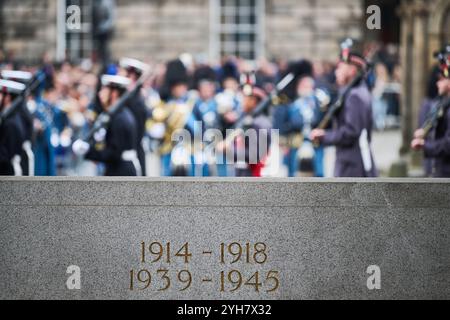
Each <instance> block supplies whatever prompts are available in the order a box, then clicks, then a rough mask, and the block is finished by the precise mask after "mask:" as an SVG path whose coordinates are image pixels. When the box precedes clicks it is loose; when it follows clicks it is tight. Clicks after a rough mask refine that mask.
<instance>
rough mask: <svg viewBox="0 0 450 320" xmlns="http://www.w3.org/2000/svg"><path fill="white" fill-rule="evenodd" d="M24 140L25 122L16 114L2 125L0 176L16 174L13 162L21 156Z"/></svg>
mask: <svg viewBox="0 0 450 320" xmlns="http://www.w3.org/2000/svg"><path fill="white" fill-rule="evenodd" d="M24 139H25V138H24V128H23V122H22V119H21V117H20V114H19V113H17V112H16V113H15V114H13V115H12V116H10V117H8V118H7V119H6V120H4V122H3V124H1V125H0V175H2V176H14V175H15V174H16V172H15V171H14V167H13V164H12V160H13V158H14V157H15V156H20V155H21V153H22V145H23V143H24ZM19 165H20V163H19Z"/></svg>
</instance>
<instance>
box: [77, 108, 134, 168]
mask: <svg viewBox="0 0 450 320" xmlns="http://www.w3.org/2000/svg"><path fill="white" fill-rule="evenodd" d="M136 142H137V126H136V121H135V119H134V117H133V114H132V113H131V111H130V110H129V109H128V108H122V110H121V111H119V112H118V113H117V114H115V115H114V116H113V117H112V119H111V122H110V124H109V127H108V128H107V132H106V137H105V141H104V147H103V148H97V147H96V146H93V147H91V148H90V150H89V152H88V153H87V154H86V159H88V160H92V161H98V162H102V163H104V164H105V167H106V168H105V169H106V170H105V176H139V175H141V173H142V172H139V171H140V164H139V160H138V157H137V151H136V149H137V143H136Z"/></svg>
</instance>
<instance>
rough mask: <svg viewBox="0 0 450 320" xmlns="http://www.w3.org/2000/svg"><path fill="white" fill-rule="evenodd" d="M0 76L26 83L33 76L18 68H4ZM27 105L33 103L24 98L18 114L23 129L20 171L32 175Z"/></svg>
mask: <svg viewBox="0 0 450 320" xmlns="http://www.w3.org/2000/svg"><path fill="white" fill-rule="evenodd" d="M1 77H2V78H3V79H5V80H11V81H15V82H19V83H22V84H24V85H28V84H29V83H30V81H31V79H32V78H33V74H32V73H30V72H27V71H18V70H4V71H2V73H1ZM29 105H33V103H32V102H31V101H30V102H29V101H28V100H26V99H25V101H24V103H23V104H22V105H21V106H20V108H19V110H18V111H19V114H20V116H21V118H22V122H23V128H24V130H25V133H24V134H25V137H24V138H25V142H24V143H23V145H22V154H21V158H22V162H21V166H22V171H23V175H24V176H34V173H35V170H34V168H35V157H34V152H33V147H32V140H33V131H34V118H33V115H32V113H31V112H32V111H31V110H30V109H31V108H29Z"/></svg>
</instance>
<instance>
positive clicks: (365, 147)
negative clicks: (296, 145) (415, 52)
mask: <svg viewBox="0 0 450 320" xmlns="http://www.w3.org/2000/svg"><path fill="white" fill-rule="evenodd" d="M367 67H368V62H367V61H366V59H365V58H364V57H362V55H361V54H359V53H357V52H355V51H352V48H348V47H343V51H342V54H341V61H340V62H339V65H338V67H337V69H336V81H337V84H338V85H339V87H340V88H341V90H345V89H346V87H347V86H348V85H350V83H351V82H352V81H353V80H354V79H355V77H356V76H357V74H358V72H360V71H362V70H365V69H367ZM372 128H373V117H372V96H371V93H370V91H369V88H368V86H367V84H366V82H365V80H364V79H362V80H361V81H360V82H359V83H357V84H356V85H355V86H354V87H353V88H351V90H350V92H349V93H348V94H347V96H346V97H345V102H344V106H343V108H342V109H341V110H340V111H339V112H338V113H337V114H336V115H335V117H334V128H333V129H331V130H323V129H315V130H313V131H312V133H311V140H312V141H315V142H316V143H320V144H322V145H323V146H325V147H327V146H336V164H335V173H334V174H335V177H337V178H344V177H349V178H372V177H376V176H377V175H378V171H377V169H376V166H375V162H374V158H373V155H372V150H371V141H372Z"/></svg>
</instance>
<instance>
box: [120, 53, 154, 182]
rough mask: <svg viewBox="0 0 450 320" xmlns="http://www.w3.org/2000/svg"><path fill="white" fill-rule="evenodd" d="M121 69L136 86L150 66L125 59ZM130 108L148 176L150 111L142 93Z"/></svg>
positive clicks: (129, 104) (140, 154)
mask: <svg viewBox="0 0 450 320" xmlns="http://www.w3.org/2000/svg"><path fill="white" fill-rule="evenodd" d="M120 67H121V68H123V69H124V70H125V71H126V76H127V78H128V79H130V80H131V84H132V85H135V84H136V82H137V81H138V80H139V78H140V77H141V76H142V74H143V73H144V72H146V71H147V70H148V68H149V67H148V65H146V64H145V63H143V62H141V61H139V60H135V59H131V58H124V59H122V60H121V61H120ZM127 106H128V108H129V109H130V111H131V113H132V114H133V116H134V119H135V121H136V125H137V131H138V133H137V141H136V143H137V145H138V150H137V152H138V157H139V163H140V164H141V168H142V175H143V176H146V175H147V169H146V155H145V151H144V146H143V139H144V136H145V132H146V127H145V125H146V122H147V119H148V118H149V111H148V108H147V105H146V103H145V100H144V97H143V95H142V94H141V91H138V92H136V94H134V95H133V96H132V97H131V98H130V100H129V101H128V103H127Z"/></svg>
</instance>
